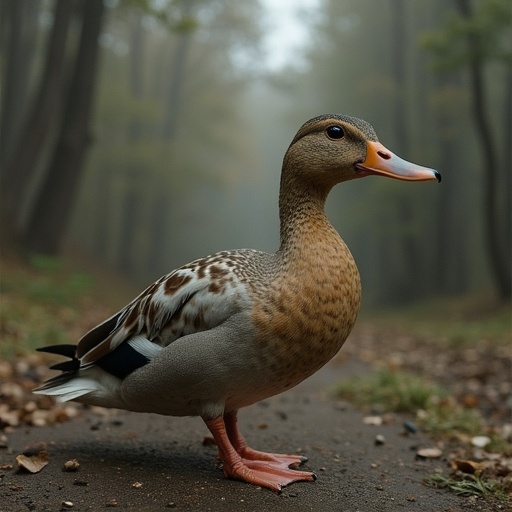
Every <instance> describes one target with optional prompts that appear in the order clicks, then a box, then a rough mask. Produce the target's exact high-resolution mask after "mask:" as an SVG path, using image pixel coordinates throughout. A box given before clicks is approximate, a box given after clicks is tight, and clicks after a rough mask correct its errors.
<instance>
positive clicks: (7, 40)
mask: <svg viewBox="0 0 512 512" xmlns="http://www.w3.org/2000/svg"><path fill="white" fill-rule="evenodd" d="M39 10H40V3H39V2H32V1H27V0H3V1H2V2H1V3H0V24H1V25H0V31H1V36H0V41H1V45H2V54H3V55H4V59H5V60H4V67H3V69H2V87H1V91H2V116H1V118H0V125H1V126H0V133H1V134H2V136H1V137H0V165H1V166H2V174H3V175H4V174H5V173H6V168H5V164H6V163H7V160H8V156H9V155H10V153H11V152H12V147H13V145H14V143H15V141H16V139H17V137H18V134H19V130H20V127H21V120H22V118H23V117H22V116H23V115H25V111H26V108H25V105H26V104H27V93H28V84H29V82H30V80H29V77H30V73H31V71H32V61H33V56H34V50H35V42H36V34H37V30H36V29H37V16H38V13H39ZM3 177H5V176H3Z"/></svg>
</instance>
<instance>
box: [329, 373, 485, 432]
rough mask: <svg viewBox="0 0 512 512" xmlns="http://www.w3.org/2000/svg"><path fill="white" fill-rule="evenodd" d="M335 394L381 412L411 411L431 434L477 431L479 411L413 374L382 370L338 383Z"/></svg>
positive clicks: (480, 422) (480, 426) (479, 430)
mask: <svg viewBox="0 0 512 512" xmlns="http://www.w3.org/2000/svg"><path fill="white" fill-rule="evenodd" d="M336 394H337V395H338V396H340V397H342V398H345V399H347V400H350V401H351V402H354V403H355V404H356V405H360V406H368V407H371V406H378V407H379V408H380V409H381V410H382V411H383V412H396V413H408V414H414V415H416V417H417V420H418V423H419V424H420V426H421V427H422V428H423V429H424V430H426V431H428V432H430V433H431V434H432V435H433V436H435V437H438V438H439V437H445V436H451V435H452V434H454V433H455V432H463V433H466V434H470V435H476V434H479V433H481V431H482V428H483V421H482V417H481V416H480V414H479V413H478V412H477V411H475V410H472V409H466V408H464V407H462V406H461V405H460V404H458V403H457V402H456V401H455V400H454V399H453V398H452V397H451V396H450V395H449V393H448V392H447V391H446V390H445V389H444V388H442V387H441V386H439V385H437V384H435V383H432V382H429V381H427V380H426V379H424V378H421V377H419V376H417V375H414V374H411V373H407V372H403V371H396V370H388V369H382V370H379V371H377V372H374V373H371V374H368V375H362V376H360V377H356V378H353V379H350V380H348V381H345V382H342V383H341V384H339V386H338V387H337V388H336Z"/></svg>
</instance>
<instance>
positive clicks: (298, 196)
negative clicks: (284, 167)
mask: <svg viewBox="0 0 512 512" xmlns="http://www.w3.org/2000/svg"><path fill="white" fill-rule="evenodd" d="M330 188H331V187H322V186H318V184H317V185H314V184H305V183H303V182H298V181H297V180H293V178H289V177H286V175H285V176H284V177H283V178H282V179H281V189H280V193H279V219H280V241H281V245H280V249H279V252H280V253H281V254H283V253H290V252H294V253H295V252H297V251H298V252H303V251H308V250H309V249H308V247H310V246H311V245H312V244H324V243H329V241H330V240H332V239H333V238H335V239H338V240H339V235H338V234H337V232H336V231H335V230H334V228H333V227H332V225H331V224H330V222H329V220H328V219H327V217H326V215H325V201H326V199H327V195H328V193H329V190H330Z"/></svg>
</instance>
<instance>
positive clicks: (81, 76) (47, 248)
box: [24, 0, 104, 255]
mask: <svg viewBox="0 0 512 512" xmlns="http://www.w3.org/2000/svg"><path fill="white" fill-rule="evenodd" d="M64 1H65V0H64ZM103 13H104V5H103V0H85V1H84V2H83V21H82V31H81V36H80V44H79V48H78V54H77V57H76V60H75V69H74V72H73V76H72V79H71V83H70V87H69V91H68V95H67V103H66V109H65V112H64V116H63V121H62V125H61V130H60V135H59V138H58V141H57V145H56V148H55V151H54V154H53V157H52V158H51V160H50V166H49V169H48V172H47V175H46V177H45V180H44V183H43V185H42V187H41V189H40V191H39V194H38V196H37V198H36V201H35V205H34V208H33V210H32V212H31V214H30V218H29V221H28V223H27V228H26V230H25V232H24V241H25V245H26V247H27V248H28V249H29V250H31V251H33V252H41V253H44V254H51V255H55V254H57V253H58V252H59V250H60V248H61V245H62V241H63V239H64V236H65V234H66V229H67V226H68V221H69V218H70V216H71V212H72V206H73V202H74V199H75V195H76V191H77V189H78V185H79V181H80V177H81V175H82V169H83V163H84V160H85V154H86V150H87V147H88V145H89V144H90V141H91V135H90V126H89V125H90V119H91V111H92V100H93V93H94V83H95V78H96V71H97V61H98V54H99V46H98V37H99V34H100V30H101V21H102V18H103Z"/></svg>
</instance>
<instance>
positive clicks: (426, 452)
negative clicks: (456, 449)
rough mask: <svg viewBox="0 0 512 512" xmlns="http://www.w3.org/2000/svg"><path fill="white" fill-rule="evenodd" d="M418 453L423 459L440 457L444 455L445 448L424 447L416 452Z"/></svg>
mask: <svg viewBox="0 0 512 512" xmlns="http://www.w3.org/2000/svg"><path fill="white" fill-rule="evenodd" d="M416 455H417V456H418V457H420V458H422V459H438V458H439V457H441V455H443V450H440V449H439V448H422V449H421V450H418V451H417V452H416Z"/></svg>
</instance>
